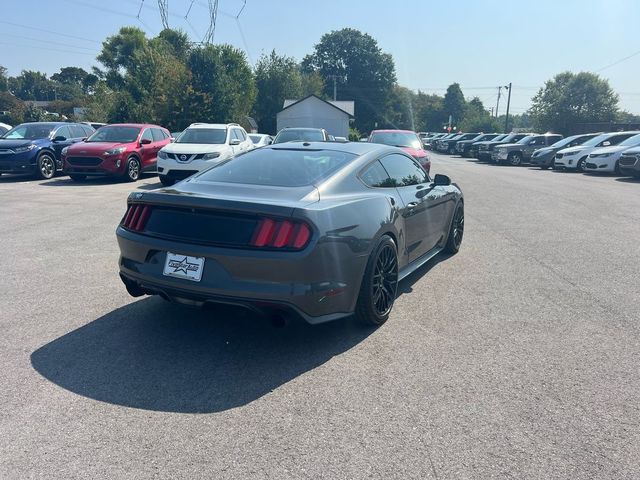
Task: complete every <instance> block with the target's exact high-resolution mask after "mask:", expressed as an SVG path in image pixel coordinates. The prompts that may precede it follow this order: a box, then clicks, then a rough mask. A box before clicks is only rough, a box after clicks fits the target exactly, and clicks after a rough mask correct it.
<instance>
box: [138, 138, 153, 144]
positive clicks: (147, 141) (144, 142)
mask: <svg viewBox="0 0 640 480" xmlns="http://www.w3.org/2000/svg"><path fill="white" fill-rule="evenodd" d="M150 143H151V140H149V139H148V138H143V139H142V140H140V145H149V144H150Z"/></svg>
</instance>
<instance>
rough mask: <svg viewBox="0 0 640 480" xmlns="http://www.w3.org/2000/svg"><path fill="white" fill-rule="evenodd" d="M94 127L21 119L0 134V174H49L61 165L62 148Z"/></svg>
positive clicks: (87, 133)
mask: <svg viewBox="0 0 640 480" xmlns="http://www.w3.org/2000/svg"><path fill="white" fill-rule="evenodd" d="M94 131H95V130H94V129H93V128H92V127H90V126H89V125H83V124H81V123H66V122H33V123H22V124H20V125H18V126H17V127H14V128H12V129H11V130H9V131H8V132H7V133H5V134H4V135H2V136H1V137H0V175H1V174H3V173H30V174H34V175H35V176H36V177H38V178H45V179H46V178H53V176H54V175H55V174H56V171H57V170H60V169H62V156H61V155H60V154H61V152H62V149H63V148H65V147H68V146H69V145H71V144H72V143H76V142H80V141H82V140H83V139H84V138H87V137H88V136H89V135H91V134H92V133H93V132H94Z"/></svg>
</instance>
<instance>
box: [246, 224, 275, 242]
mask: <svg viewBox="0 0 640 480" xmlns="http://www.w3.org/2000/svg"><path fill="white" fill-rule="evenodd" d="M275 228H276V222H274V221H273V220H271V219H270V218H265V219H262V220H260V223H258V229H257V230H256V233H255V234H254V236H253V239H252V240H251V245H253V246H254V247H264V246H265V245H267V244H269V242H271V238H272V237H273V231H274V230H275Z"/></svg>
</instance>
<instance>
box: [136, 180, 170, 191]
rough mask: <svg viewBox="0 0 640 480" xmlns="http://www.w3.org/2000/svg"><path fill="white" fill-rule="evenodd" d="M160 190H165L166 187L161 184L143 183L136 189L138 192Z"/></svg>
mask: <svg viewBox="0 0 640 480" xmlns="http://www.w3.org/2000/svg"><path fill="white" fill-rule="evenodd" d="M159 188H164V186H163V185H162V184H161V183H160V182H154V183H141V184H140V185H138V186H137V187H136V189H137V190H157V189H159Z"/></svg>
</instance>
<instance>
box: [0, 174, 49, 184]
mask: <svg viewBox="0 0 640 480" xmlns="http://www.w3.org/2000/svg"><path fill="white" fill-rule="evenodd" d="M40 181H42V179H41V178H36V177H35V176H33V175H23V174H15V175H12V174H6V173H5V174H2V175H0V183H20V182H40Z"/></svg>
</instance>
